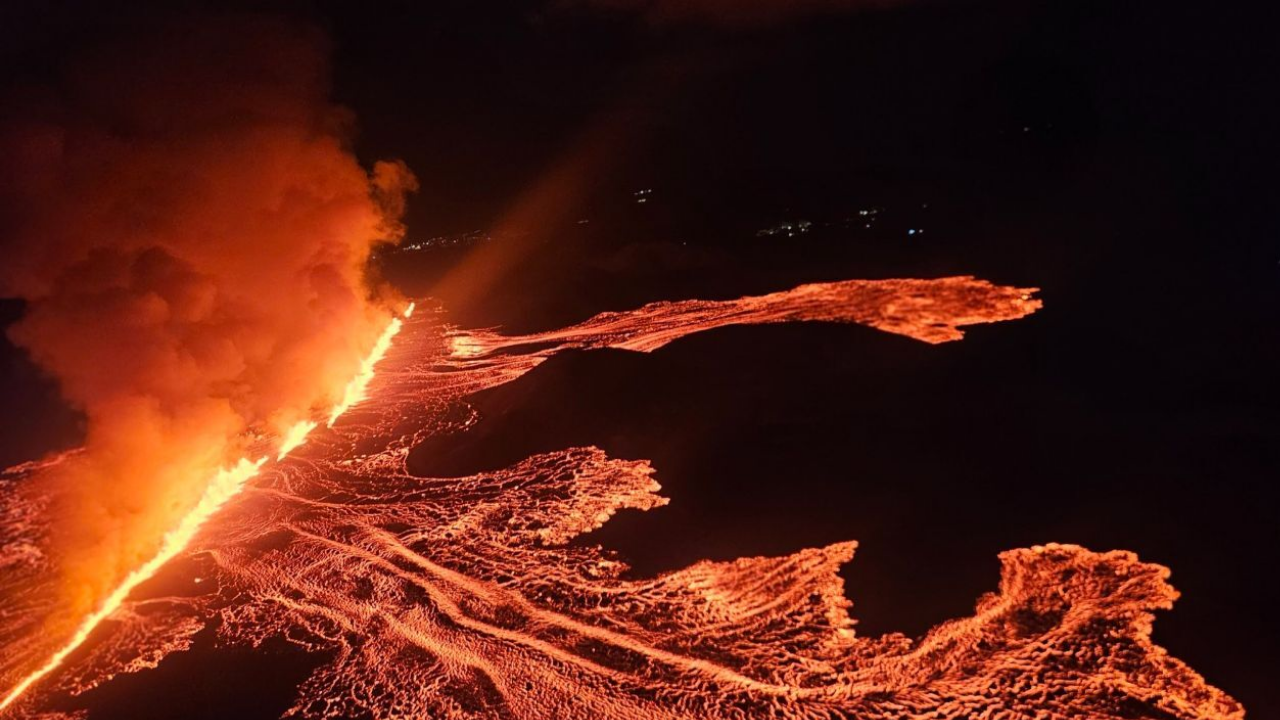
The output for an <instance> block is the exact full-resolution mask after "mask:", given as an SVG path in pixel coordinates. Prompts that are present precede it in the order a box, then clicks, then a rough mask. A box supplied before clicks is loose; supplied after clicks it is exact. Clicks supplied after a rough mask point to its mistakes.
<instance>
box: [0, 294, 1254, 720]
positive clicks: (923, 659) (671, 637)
mask: <svg viewBox="0 0 1280 720" xmlns="http://www.w3.org/2000/svg"><path fill="white" fill-rule="evenodd" d="M1033 292H1034V291H1033V290H1028V289H1022V288H1012V287H999V286H995V285H992V284H990V283H987V282H985V281H982V280H976V279H973V278H969V277H954V278H942V279H937V280H879V281H856V280H855V281H847V282H837V283H824V284H813V285H804V286H801V287H798V288H795V289H793V290H788V291H784V292H779V293H774V294H771V295H764V296H758V297H747V298H742V299H740V300H733V301H685V302H664V303H654V304H651V305H647V306H644V307H642V308H639V309H637V310H634V311H631V312H621V313H605V314H601V315H598V316H596V317H594V318H591V319H590V320H587V321H585V322H583V323H581V324H579V325H575V326H572V327H568V328H564V329H561V330H557V331H552V332H546V333H539V334H534V335H526V336H507V335H502V334H500V333H498V332H495V331H490V330H485V331H466V330H462V329H459V328H456V327H453V326H451V325H449V324H448V323H447V321H446V315H445V314H444V312H443V311H442V310H440V309H439V308H431V307H423V308H421V309H420V311H419V312H417V313H414V314H412V316H408V315H406V317H404V318H403V319H397V320H395V321H393V324H392V326H391V327H389V328H388V331H387V333H386V334H385V335H384V336H383V339H382V340H381V341H380V342H379V344H378V347H377V348H375V352H374V355H373V356H371V358H370V360H369V362H367V363H366V365H365V367H364V369H363V372H362V373H361V376H360V377H358V378H356V380H355V381H353V383H352V386H351V387H350V388H349V389H348V393H347V395H346V398H345V399H344V401H343V403H342V404H341V406H340V407H339V408H335V409H334V412H333V413H332V415H331V416H330V417H328V418H320V419H319V422H308V423H305V424H304V425H302V426H300V427H299V428H297V429H296V431H295V432H293V433H289V434H288V435H287V436H286V437H284V438H281V439H280V440H279V441H278V442H277V446H276V447H275V448H271V449H270V450H269V451H268V452H264V453H263V454H262V459H260V460H255V461H252V462H251V461H248V460H246V461H245V464H244V465H243V466H242V467H239V468H237V469H235V470H233V471H229V473H228V477H226V478H219V479H218V480H217V481H215V482H214V483H212V484H211V486H210V489H209V492H208V494H207V496H206V499H202V500H201V504H200V506H199V508H198V509H197V512H195V513H193V515H192V516H189V517H188V518H187V519H184V521H183V525H182V526H181V527H178V528H175V529H174V530H173V531H172V532H171V534H170V536H168V537H167V538H166V542H165V545H164V548H163V550H162V552H161V553H160V554H159V555H158V556H157V557H156V558H154V559H153V560H152V561H151V562H150V563H148V564H147V566H145V567H143V568H139V570H138V571H137V572H136V573H135V574H134V575H131V576H130V577H129V579H128V580H127V581H126V583H125V584H124V585H123V586H121V587H120V588H119V589H118V590H117V592H116V593H115V594H114V595H113V596H112V598H111V603H109V604H108V605H106V606H104V607H103V608H101V609H100V611H99V612H98V613H97V614H96V615H95V616H93V617H90V618H86V619H84V621H83V622H82V623H81V624H80V625H79V630H78V631H77V634H76V636H75V637H74V638H70V639H69V638H48V637H46V636H45V635H46V634H45V633H44V632H43V631H42V629H43V628H44V627H45V625H44V624H43V623H44V621H45V620H46V615H47V612H48V606H47V605H46V604H44V603H46V600H47V598H48V597H49V596H50V590H49V588H48V585H49V584H50V583H53V582H55V579H56V577H57V574H56V572H53V571H52V570H51V562H52V561H51V559H50V558H48V557H47V555H46V553H45V552H44V551H43V548H44V547H45V543H44V538H45V536H46V534H47V532H48V525H49V522H50V521H49V518H48V514H47V507H46V504H45V503H44V502H43V501H42V499H41V498H39V497H32V495H31V494H30V493H24V492H21V489H22V487H23V486H24V481H25V480H27V479H28V478H30V477H31V476H33V475H35V474H38V473H40V472H42V471H43V469H44V468H46V467H47V466H48V465H49V464H50V463H54V462H57V459H56V458H54V459H51V460H49V461H45V462H43V463H31V464H27V465H24V466H19V467H16V468H12V469H10V470H9V471H6V473H5V474H4V476H3V479H0V543H3V546H2V547H3V550H0V597H3V603H4V604H3V607H0V644H2V645H0V646H3V647H4V653H3V656H2V657H0V692H2V693H4V695H5V696H6V698H7V699H6V701H5V702H6V706H7V707H6V709H5V710H4V711H3V712H0V717H5V718H8V717H42V718H48V719H50V720H52V719H53V718H72V717H92V714H91V713H90V714H88V715H86V714H85V713H84V711H60V710H59V709H58V708H60V707H63V706H64V705H65V700H66V699H67V698H69V697H75V696H78V695H80V694H82V693H84V692H86V691H88V690H90V689H93V688H96V687H99V686H102V685H105V684H108V683H110V682H111V681H112V680H113V679H114V678H118V677H120V676H123V675H127V674H131V673H144V672H147V671H148V670H149V669H151V668H154V667H156V666H157V665H158V664H160V663H161V662H163V661H164V660H165V659H166V658H167V657H170V656H172V655H173V654H175V653H181V652H184V651H186V650H188V649H189V648H190V647H191V645H192V642H193V637H194V636H195V635H196V634H197V633H198V632H200V631H202V630H203V629H204V628H206V627H215V628H216V633H217V638H218V642H219V643H220V644H222V645H225V646H232V647H233V646H243V647H253V646H257V645H260V644H262V643H264V642H266V641H268V640H283V641H285V642H288V643H292V644H294V645H297V646H298V647H300V648H301V649H303V650H306V651H309V652H314V653H316V656H317V657H321V658H323V661H322V662H320V664H319V665H318V667H316V668H315V670H314V671H313V672H312V673H311V674H310V677H308V678H307V679H306V680H305V681H304V682H303V683H302V684H301V686H300V687H299V688H298V690H297V695H296V699H295V702H294V704H293V707H292V708H291V709H290V710H288V711H287V713H286V715H287V716H290V717H301V718H330V719H334V720H337V719H339V718H378V719H384V718H385V719H390V718H548V719H553V718H565V719H575V718H583V719H587V718H592V719H595V718H636V719H640V718H672V719H674V718H843V717H858V718H934V719H939V720H943V719H950V718H955V719H957V720H958V719H960V718H990V719H992V720H994V719H996V718H1028V719H1030V718H1036V719H1044V720H1049V719H1057V718H1063V719H1065V718H1078V717H1091V718H1153V719H1154V718H1164V719H1168V718H1242V717H1243V716H1244V711H1243V709H1242V708H1241V707H1240V706H1239V704H1238V703H1236V702H1235V701H1234V700H1233V699H1231V698H1230V697H1228V696H1227V695H1225V694H1223V693H1222V692H1221V691H1219V690H1217V689H1215V688H1213V687H1211V686H1210V685H1208V684H1206V683H1205V681H1204V680H1203V679H1202V678H1201V677H1200V676H1199V675H1198V674H1197V673H1195V672H1194V671H1193V670H1192V669H1190V668H1189V667H1187V666H1186V665H1185V664H1183V663H1182V662H1181V661H1179V660H1177V659H1174V658H1172V657H1170V656H1169V655H1168V654H1167V653H1166V652H1165V651H1164V650H1163V649H1162V648H1160V647H1158V646H1156V645H1154V644H1153V643H1152V642H1151V639H1150V633H1151V623H1152V614H1153V612H1154V611H1155V610H1160V609H1166V608H1168V607H1170V606H1171V604H1172V602H1173V600H1174V599H1175V598H1176V592H1175V591H1174V590H1173V588H1171V587H1170V586H1169V585H1168V584H1167V583H1166V578H1167V576H1168V571H1167V570H1166V569H1165V568H1163V567H1160V566H1158V565H1152V564H1147V563H1142V562H1140V561H1139V560H1138V559H1137V558H1136V557H1135V556H1134V555H1133V554H1131V553H1128V552H1123V551H1113V552H1106V553H1095V552H1091V551H1089V550H1085V549H1083V548H1080V547H1076V546H1068V545H1047V546H1039V547H1035V548H1029V549H1020V550H1011V551H1008V552H1006V553H1003V554H1002V556H1001V561H1002V565H1003V571H1002V578H1001V581H1000V585H999V588H998V589H997V590H996V591H995V592H993V593H990V594H987V595H985V596H983V597H982V598H980V599H979V600H978V602H977V607H976V609H975V611H974V613H973V615H971V616H969V617H964V618H960V619H956V620H952V621H949V622H946V623H943V624H941V625H939V626H937V627H935V628H934V629H932V630H931V631H929V632H928V633H926V634H925V635H924V636H923V637H921V638H908V637H906V636H902V635H885V636H880V637H861V636H858V635H857V634H855V632H854V630H853V620H852V619H851V617H850V616H849V614H848V609H849V607H850V603H849V601H848V600H847V599H846V598H845V596H844V589H843V585H842V582H841V580H840V579H839V577H838V575H837V574H836V573H837V570H838V568H839V567H840V566H841V565H842V564H844V563H846V562H848V561H849V560H850V559H851V558H852V556H853V552H854V547H855V545H854V543H852V542H847V543H839V544H836V545H831V546H828V547H824V548H816V549H807V550H801V551H799V552H796V553H794V554H792V555H788V556H784V557H755V558H744V559H740V560H736V561H733V562H723V563H721V562H701V563H698V564H695V565H693V566H691V567H688V568H686V569H683V570H679V571H676V572H672V573H668V574H664V575H660V576H658V577H655V578H637V577H632V576H631V575H629V574H628V573H627V567H626V565H625V564H624V563H623V562H622V561H621V560H620V559H618V558H616V557H615V556H614V555H612V554H611V553H609V552H607V551H606V550H604V549H602V548H599V547H581V546H576V545H571V544H570V541H571V540H572V539H573V538H575V537H576V536H578V535H580V534H582V533H585V532H587V531H590V530H592V529H594V528H596V527H599V526H600V525H601V524H602V523H604V522H606V521H608V519H609V518H610V516H612V515H613V514H614V513H615V512H616V511H617V510H619V509H623V508H633V509H640V510H644V509H649V508H654V507H658V506H660V505H663V504H665V502H666V500H665V499H664V498H663V497H662V496H661V495H659V494H658V491H659V489H660V488H659V486H658V484H657V483H656V482H655V481H654V479H653V474H654V469H653V468H652V467H651V466H650V465H649V463H648V462H646V461H644V460H623V459H618V458H612V457H609V456H608V455H606V454H605V453H604V452H603V451H602V450H600V449H598V448H594V447H579V448H566V449H563V450H560V451H557V452H551V453H546V454H542V455H537V456H534V457H530V458H527V459H525V460H524V461H522V462H520V463H517V464H516V465H514V466H512V467H509V468H506V469H503V470H499V471H495V472H488V473H482V474H479V475H474V476H470V477H459V478H427V477H417V476H414V475H412V474H410V473H409V472H408V470H407V468H406V458H407V456H408V453H409V451H410V450H411V449H412V448H413V447H414V446H415V445H416V444H417V443H419V442H420V441H421V440H423V439H424V438H426V437H428V436H439V435H444V434H452V433H465V432H467V430H468V428H469V426H470V424H471V423H472V422H473V418H472V414H471V413H468V412H467V405H466V398H467V396H468V395H470V394H472V393H475V392H478V391H480V390H483V389H486V388H490V387H494V386H496V385H500V384H502V383H506V382H510V381H512V380H514V379H516V378H518V377H520V376H521V375H523V374H524V373H527V372H529V371H530V370H532V369H533V368H534V367H536V366H537V365H538V364H539V363H541V362H543V361H544V360H546V359H547V358H549V357H551V356H552V355H554V354H556V353H558V352H561V351H563V350H566V349H595V348H618V349H625V350H632V351H637V352H651V351H654V350H656V349H658V348H660V347H662V346H664V345H666V344H668V343H670V342H672V341H674V340H677V339H679V338H681V337H683V336H686V335H689V334H691V333H695V332H699V331H702V330H707V329H710V328H715V327H720V326H724V325H733V324H761V323H777V322H797V321H823V322H841V323H858V324H862V325H867V326H870V327H874V328H877V329H879V330H883V331H885V332H891V333H897V334H901V335H905V336H908V337H911V338H915V339H917V340H921V341H923V342H928V343H941V342H948V341H954V340H959V339H960V338H961V332H960V330H959V328H960V327H962V326H965V325H972V324H977V323H989V322H998V321H1005V320H1014V319H1017V318H1020V317H1023V316H1025V315H1028V314H1030V313H1032V312H1034V311H1035V310H1037V309H1038V308H1039V306H1040V302H1039V301H1038V300H1036V299H1034V298H1033V297H1032V293H1033ZM397 333H398V334H397ZM326 420H327V423H324V422H323V421H326ZM304 441H305V442H304ZM206 500H207V502H206ZM161 566H164V567H163V569H162V567H161ZM69 640H70V641H69Z"/></svg>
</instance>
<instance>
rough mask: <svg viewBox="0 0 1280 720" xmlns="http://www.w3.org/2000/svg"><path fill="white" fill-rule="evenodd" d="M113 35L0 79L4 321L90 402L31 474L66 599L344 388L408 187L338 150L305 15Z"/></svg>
mask: <svg viewBox="0 0 1280 720" xmlns="http://www.w3.org/2000/svg"><path fill="white" fill-rule="evenodd" d="M127 35H128V37H117V38H116V39H115V41H113V42H111V43H108V44H104V45H102V46H99V47H97V48H95V49H92V50H88V51H86V52H84V53H83V54H81V55H80V56H79V57H78V58H77V59H76V60H75V61H73V62H71V63H69V64H68V65H67V66H66V70H65V71H64V72H62V73H59V79H58V80H57V81H56V82H55V83H51V84H45V85H42V86H40V87H34V88H33V87H27V88H25V89H23V90H21V91H20V92H17V91H11V92H10V93H9V94H10V99H9V101H8V102H6V103H5V105H6V106H7V107H8V110H6V111H4V115H5V116H4V118H3V121H0V152H2V153H3V154H4V157H6V164H7V165H8V166H9V167H8V168H7V172H6V173H5V174H4V175H3V177H0V213H2V214H0V217H2V218H3V221H0V231H2V232H3V236H2V237H3V240H2V241H0V242H3V252H4V257H5V263H4V264H3V266H2V267H0V294H3V295H11V296H18V297H21V298H23V299H25V300H26V301H27V303H28V312H27V314H26V315H25V317H24V318H23V319H22V320H20V321H19V322H18V323H17V324H16V325H15V326H13V327H12V328H11V330H10V336H11V338H12V339H13V340H14V341H15V342H16V343H17V344H19V345H20V346H22V347H23V348H25V349H26V350H27V351H28V352H29V353H30V354H31V356H32V357H33V358H34V359H35V360H36V362H38V363H39V364H40V365H41V366H42V367H43V368H44V369H45V370H47V371H48V372H49V373H50V374H51V375H52V376H54V377H55V378H56V379H57V380H58V382H59V384H60V386H61V389H62V392H63V395H64V396H65V398H66V399H67V401H69V402H70V403H71V404H72V405H74V406H75V407H76V408H77V409H79V410H80V411H82V412H83V414H84V417H85V420H86V441H85V451H84V452H83V453H80V454H78V455H77V456H75V457H74V458H72V459H71V460H69V461H67V462H65V463H62V464H61V465H59V466H58V468H57V470H56V471H54V472H52V473H50V474H49V475H48V476H46V477H45V478H43V479H42V481H41V482H43V483H46V484H49V485H50V486H52V488H53V489H54V490H55V491H56V493H57V496H58V497H59V498H60V506H59V510H58V511H59V512H60V513H61V514H62V515H61V516H60V517H59V522H58V523H57V527H58V528H59V530H58V531H57V537H56V538H55V540H54V543H55V551H56V554H57V557H58V562H59V564H60V566H61V567H62V568H63V569H64V572H65V574H66V579H67V582H66V583H65V585H66V587H67V590H68V603H69V604H70V609H71V610H72V611H73V612H69V613H68V618H69V619H70V618H73V617H74V615H75V612H82V611H84V610H86V609H88V608H90V607H92V606H94V605H95V604H96V603H97V602H98V601H100V599H101V598H102V597H103V595H104V593H105V592H108V591H109V590H110V588H111V587H112V586H114V585H115V584H116V583H117V582H118V581H119V580H120V578H121V577H122V576H123V575H124V574H126V573H127V572H128V571H129V570H130V569H132V568H134V567H136V566H137V565H139V564H140V563H141V562H143V561H145V559H147V558H148V557H149V556H150V554H152V553H153V552H154V551H155V549H156V547H158V545H159V542H160V540H161V538H162V537H163V534H164V532H165V531H166V530H167V529H168V528H170V527H172V525H173V524H174V522H175V521H176V519H177V518H178V517H180V516H181V515H182V514H183V513H184V512H185V511H186V510H188V509H189V508H190V507H191V506H192V505H194V503H195V501H196V500H197V499H198V497H199V496H200V494H201V492H203V490H204V488H205V486H206V484H207V482H208V481H209V479H210V478H211V476H212V475H213V474H214V473H215V472H216V471H217V469H218V468H221V467H224V466H227V465H230V464H232V463H233V462H234V461H235V460H236V459H238V458H239V457H240V456H241V455H242V454H243V453H244V452H245V451H246V447H247V445H248V444H249V443H251V442H252V441H253V439H254V438H256V437H261V436H263V435H270V434H272V433H275V432H279V431H281V430H283V429H284V428H286V427H288V426H289V425H291V424H293V423H294V422H296V421H298V420H300V419H302V418H303V417H305V416H307V415H308V414H309V413H311V412H312V411H314V410H323V409H326V408H327V407H328V406H329V405H330V404H331V403H332V402H333V401H334V400H335V399H336V398H337V397H339V396H340V393H341V390H342V388H343V386H344V385H345V383H346V382H347V381H348V380H349V379H350V378H351V377H352V376H353V375H354V374H355V373H356V371H357V368H358V367H359V364H360V362H361V359H362V357H363V355H364V354H365V353H366V352H368V350H369V348H370V347H371V345H372V343H373V341H374V339H375V338H376V336H377V335H378V333H379V332H380V331H381V329H382V327H383V326H384V325H385V323H386V321H387V318H388V317H389V312H388V310H387V309H386V307H387V305H388V303H391V302H394V298H392V297H391V296H390V293H389V291H386V290H384V289H379V288H375V287H372V286H371V284H370V282H369V280H368V278H367V277H366V266H367V261H368V258H369V255H370V253H371V251H372V250H373V248H374V247H376V246H377V245H378V244H380V243H393V242H396V241H397V240H398V238H399V237H400V235H401V232H402V230H401V227H400V225H399V215H400V213H401V211H402V209H403V203H404V195H405V193H406V192H409V191H411V190H413V189H414V188H415V181H414V179H413V176H412V174H411V173H410V172H409V171H408V169H407V168H406V167H405V166H404V165H403V164H402V163H399V162H398V161H392V162H379V163H377V164H376V165H375V166H374V167H373V169H372V171H367V170H366V169H365V168H363V167H361V165H360V164H359V162H358V161H357V160H356V158H355V156H354V155H353V154H352V152H351V150H350V148H349V146H348V139H349V137H350V134H351V133H350V129H351V126H352V118H351V116H350V113H349V112H347V111H346V110H344V109H342V108H340V107H337V106H335V105H333V104H332V103H331V102H330V101H329V100H328V67H327V55H328V47H327V41H326V39H325V38H324V36H323V34H321V33H320V32H318V31H316V30H315V29H312V28H309V27H299V26H298V25H296V24H293V23H290V22H288V21H284V20H281V19H278V18H268V17H257V16H254V17H245V16H235V17H218V18H211V17H207V16H204V17H199V18H189V19H182V20H168V21H163V22H156V23H151V24H149V25H148V27H146V28H137V27H135V28H132V29H131V30H130V31H129V32H128V33H127ZM14 108H17V110H16V111H15V110H14Z"/></svg>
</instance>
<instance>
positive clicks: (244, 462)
mask: <svg viewBox="0 0 1280 720" xmlns="http://www.w3.org/2000/svg"><path fill="white" fill-rule="evenodd" d="M412 313H413V305H412V304H410V305H409V307H408V308H407V309H406V310H405V311H404V313H403V316H404V317H408V316H410V315H411V314H412ZM400 325H401V320H400V318H392V320H391V322H390V323H388V325H387V329H386V331H384V332H383V334H382V335H381V336H380V338H379V339H378V342H377V344H376V345H375V346H374V348H373V350H372V351H371V352H370V353H369V355H368V357H367V358H366V359H365V362H364V363H363V364H362V366H361V370H360V375H359V376H358V377H357V378H355V379H353V380H352V385H351V386H348V388H350V387H352V386H357V385H356V384H357V383H359V385H358V386H357V387H358V388H359V391H358V392H355V393H353V392H351V391H350V389H348V392H347V394H346V396H344V398H343V402H342V404H341V405H340V406H338V407H336V408H335V409H334V410H333V412H331V413H330V415H329V426H330V427H332V426H333V423H334V422H336V421H337V419H338V418H339V417H340V416H341V415H342V414H343V413H344V412H346V411H347V410H348V409H349V408H351V407H352V406H353V405H355V404H357V403H359V402H361V401H362V400H364V399H365V398H364V388H366V387H367V386H368V384H369V382H370V381H371V380H372V379H373V374H374V370H375V367H376V365H377V363H378V361H379V360H381V359H382V357H383V356H384V355H385V354H386V352H387V349H388V348H389V347H390V345H391V340H392V339H393V338H394V337H395V334H396V333H397V332H398V331H399V329H400ZM316 427H317V423H316V422H314V421H310V420H306V421H302V422H299V423H298V424H296V425H294V426H293V427H292V428H290V429H289V431H288V432H287V433H286V434H285V435H284V437H282V438H281V439H280V447H279V450H278V452H277V454H276V460H277V461H282V460H284V459H285V457H287V456H288V454H289V453H290V452H291V451H293V450H294V449H296V448H298V447H300V446H301V445H302V444H303V443H305V442H306V440H307V436H308V435H309V434H310V432H311V431H312V430H314V429H315V428H316ZM266 462H267V457H266V456H263V457H260V458H258V459H257V460H250V459H249V458H241V459H240V460H239V461H238V462H237V463H236V464H235V465H234V466H232V467H230V468H224V469H222V470H220V471H218V473H217V474H216V475H215V476H214V478H213V480H212V481H211V482H209V484H208V485H207V486H206V488H205V491H204V494H203V495H202V496H201V497H200V500H199V502H197V503H196V505H195V507H194V508H192V509H191V511H190V512H188V513H187V514H186V515H184V516H183V517H182V519H181V520H180V521H179V523H178V525H177V526H175V527H174V528H173V529H171V530H169V531H168V532H167V533H165V536H164V539H163V541H162V542H161V544H160V549H159V551H158V552H157V553H156V554H155V556H154V557H152V558H151V559H150V560H148V561H147V562H146V563H145V564H143V565H142V566H140V567H138V568H136V569H135V570H133V571H132V572H130V573H129V574H128V575H127V576H126V577H125V578H124V581H123V582H121V583H120V585H119V586H118V587H116V588H115V590H113V591H112V592H111V594H109V595H108V596H107V597H106V599H105V600H104V601H103V603H102V606H101V607H99V608H98V609H97V610H95V611H94V612H93V613H91V614H90V615H89V616H88V617H86V618H84V619H83V620H81V621H80V623H79V624H78V626H77V628H76V631H75V633H74V634H73V635H72V636H71V639H70V640H68V641H67V642H66V644H64V645H63V646H62V647H61V648H59V649H58V650H57V651H56V652H55V653H54V654H53V656H52V657H50V658H49V660H48V661H47V662H45V663H44V664H43V665H41V666H40V667H39V668H37V669H36V670H35V671H33V672H32V673H31V674H29V675H27V676H26V677H24V678H22V680H20V681H19V682H18V684H17V685H15V686H14V687H13V688H12V689H11V690H10V691H9V693H8V694H7V695H5V696H4V698H3V699H2V700H0V712H2V711H4V710H5V709H6V708H8V707H9V706H10V705H12V704H13V703H14V701H16V700H17V699H18V698H19V697H20V696H21V695H22V694H23V693H24V692H26V691H27V690H28V689H29V688H30V687H31V686H32V685H34V684H35V683H37V682H39V681H40V679H41V678H43V677H44V676H46V675H48V674H49V673H51V672H53V671H54V670H56V669H57V668H58V666H60V665H61V664H62V663H63V662H64V661H65V660H66V659H67V657H68V656H69V655H71V653H73V652H75V651H76V649H77V648H79V647H80V646H81V645H83V644H84V642H85V640H87V639H88V638H89V636H90V635H91V634H92V633H93V631H94V630H95V629H97V627H98V626H99V625H101V624H102V621H104V620H106V619H107V618H108V617H110V616H111V615H112V614H113V613H115V612H116V611H117V610H119V609H120V607H121V606H122V605H123V604H124V602H125V600H126V599H127V598H128V597H129V594H130V593H132V592H133V591H134V589H135V588H137V587H138V586H139V585H141V584H142V583H144V582H146V581H147V580H149V579H151V578H152V577H154V576H155V574H156V573H157V572H158V571H159V570H160V569H161V568H162V567H164V566H165V564H166V563H168V562H169V561H170V560H172V559H173V558H175V557H177V556H178V555H179V554H181V553H182V552H183V551H184V550H186V548H187V546H188V545H189V544H190V543H191V540H192V538H194V537H195V536H196V533H197V532H199V531H200V529H201V528H202V527H203V526H204V525H205V523H206V522H208V520H209V519H210V518H212V517H213V516H214V515H215V514H216V513H217V512H218V511H219V510H220V509H221V508H222V507H223V506H224V505H226V503H227V501H229V500H230V499H231V498H233V497H235V496H236V495H238V494H239V493H240V492H241V491H242V490H243V489H244V488H245V485H246V484H247V483H248V482H249V481H250V480H252V479H253V478H254V477H255V476H256V475H257V474H258V471H259V469H261V468H262V466H263V465H264V464H265V463H266Z"/></svg>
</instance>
